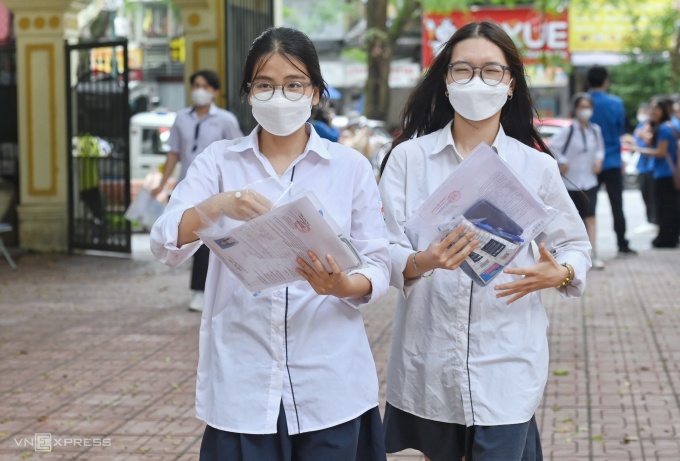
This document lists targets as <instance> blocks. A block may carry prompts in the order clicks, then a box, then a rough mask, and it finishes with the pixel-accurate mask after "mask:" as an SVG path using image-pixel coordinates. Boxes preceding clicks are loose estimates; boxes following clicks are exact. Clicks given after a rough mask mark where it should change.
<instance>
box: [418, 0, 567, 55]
mask: <svg viewBox="0 0 680 461" xmlns="http://www.w3.org/2000/svg"><path fill="white" fill-rule="evenodd" d="M568 17H569V15H568V12H567V11H566V10H564V11H562V12H561V13H554V14H553V13H543V12H539V11H536V10H534V9H533V8H528V7H519V8H514V9H479V10H475V11H452V12H451V13H448V14H432V13H425V14H424V15H423V68H427V67H430V64H431V63H432V60H433V59H434V57H435V56H436V55H437V53H438V52H439V50H440V49H441V48H443V47H444V45H445V44H446V41H447V40H448V39H449V38H450V37H451V35H453V34H454V33H455V32H456V30H458V29H459V28H460V27H463V26H464V25H465V24H468V23H470V22H477V21H483V20H491V21H495V22H497V23H499V24H500V25H501V27H503V29H504V30H505V31H506V32H507V33H508V35H509V36H510V37H511V38H512V40H513V41H514V42H515V43H516V44H517V45H518V46H519V47H520V49H521V51H522V55H523V58H524V59H523V60H524V63H525V64H535V63H539V62H543V61H545V60H546V58H548V59H550V60H551V61H552V62H554V61H555V60H560V61H563V62H565V63H568V62H569V19H568Z"/></svg>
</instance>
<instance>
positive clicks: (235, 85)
mask: <svg viewBox="0 0 680 461" xmlns="http://www.w3.org/2000/svg"><path fill="white" fill-rule="evenodd" d="M272 3H273V2H272V1H271V0H225V9H224V11H225V15H226V18H225V25H226V31H225V40H226V47H225V49H226V50H227V63H228V64H227V108H228V109H229V110H230V111H231V112H233V113H234V114H235V115H236V117H237V118H238V121H239V124H240V125H241V130H242V131H243V132H244V133H246V134H247V133H248V132H249V131H251V130H252V129H253V128H255V125H256V124H257V123H256V122H255V120H254V119H253V116H252V114H251V112H250V106H249V105H248V104H246V103H243V102H242V101H241V95H240V94H239V88H240V86H241V79H242V78H243V68H244V67H245V63H246V57H247V56H248V50H250V45H251V44H252V43H253V40H255V38H257V37H258V36H259V35H260V34H261V33H262V32H263V31H264V30H265V29H267V28H268V27H271V26H272V25H273V23H274V8H273V5H272Z"/></svg>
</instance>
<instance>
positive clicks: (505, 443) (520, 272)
mask: <svg viewBox="0 0 680 461" xmlns="http://www.w3.org/2000/svg"><path fill="white" fill-rule="evenodd" d="M534 115H535V111H534V108H533V104H532V101H531V97H530V94H529V89H528V87H527V82H526V79H525V74H524V67H523V65H522V61H521V59H520V55H519V52H518V50H517V48H516V46H515V44H514V43H513V42H512V40H511V39H510V37H509V36H508V35H507V34H506V33H505V32H504V31H503V29H502V28H501V27H500V26H499V25H498V24H495V23H492V22H486V21H485V22H479V23H471V24H467V25H466V26H464V27H462V28H460V29H458V31H456V33H455V34H453V36H452V37H451V38H450V39H449V41H448V42H447V43H446V45H445V46H444V47H443V48H442V49H441V51H440V52H439V54H438V55H437V57H436V58H435V60H434V62H433V64H432V67H431V68H430V69H429V71H428V72H427V73H426V74H425V75H424V76H423V78H422V80H421V81H420V82H419V83H418V84H417V85H416V87H415V89H414V91H413V93H412V94H411V96H410V98H409V100H408V102H407V104H406V107H405V109H404V112H403V115H402V131H401V133H400V135H398V136H397V138H396V140H395V142H394V145H393V147H392V150H391V152H390V153H389V156H388V157H387V158H386V159H385V161H384V162H383V165H382V177H381V180H380V191H381V195H382V198H383V204H384V207H385V220H386V224H387V231H388V236H389V239H390V253H391V256H392V274H391V284H392V285H393V286H395V287H396V288H398V289H399V291H400V293H401V296H400V298H399V301H398V305H397V309H396V313H395V318H394V325H393V337H392V347H391V351H390V355H389V360H388V370H387V408H386V413H385V432H386V435H385V440H386V445H387V450H388V452H396V451H400V450H403V449H406V448H409V447H410V448H415V449H418V450H420V451H422V452H423V453H424V454H425V455H426V456H427V457H429V459H431V460H432V461H451V460H456V461H458V460H460V459H461V458H462V457H463V456H465V459H466V461H474V460H476V459H493V460H501V459H502V460H503V461H520V460H540V459H542V454H541V444H540V438H539V434H538V428H537V426H536V419H535V416H534V413H535V411H536V409H537V408H538V405H539V403H540V401H541V397H542V395H543V389H544V386H545V383H546V381H547V377H548V341H547V334H546V330H547V326H548V320H547V315H546V312H545V308H544V306H543V304H542V303H541V298H540V290H543V289H557V290H558V291H559V292H560V294H561V295H563V296H565V297H576V296H580V295H581V294H582V293H583V289H584V287H585V276H586V272H587V270H588V269H589V267H590V256H589V254H590V244H589V243H588V236H587V234H586V231H585V228H584V225H583V222H582V221H581V219H580V218H579V216H578V213H577V211H576V209H575V207H574V204H573V202H572V201H571V199H570V198H569V195H568V193H567V190H566V189H565V187H564V184H563V183H562V180H561V179H560V173H559V169H558V166H557V162H556V161H555V160H554V159H553V157H552V156H551V155H550V154H549V150H548V149H547V147H546V146H545V144H544V142H543V140H542V139H541V137H540V136H539V134H538V133H537V131H536V129H535V128H534V126H533V121H532V120H533V117H534ZM482 142H485V143H487V144H488V145H490V146H492V147H493V148H494V149H495V150H496V152H497V153H498V155H499V156H500V158H501V159H502V160H503V161H505V162H506V163H507V164H508V166H509V167H510V168H511V169H512V170H514V172H515V173H516V174H517V175H518V176H519V177H520V178H521V179H522V181H523V182H524V184H525V185H526V186H527V187H528V188H530V189H531V190H532V191H533V192H534V194H535V195H536V196H538V197H539V198H540V199H541V200H543V202H544V203H545V204H546V205H548V206H551V207H553V208H555V209H556V210H558V213H557V214H556V217H555V218H554V219H553V221H552V222H551V223H550V224H549V225H548V226H547V227H546V228H545V229H544V230H543V231H542V233H541V234H540V235H539V236H538V237H537V238H536V240H535V242H536V244H537V245H538V249H537V252H538V253H537V254H538V256H537V259H534V255H533V252H532V248H531V246H530V245H526V246H524V247H523V248H522V249H521V250H520V253H519V254H518V255H517V256H516V257H515V259H514V260H513V261H512V262H511V263H510V265H509V266H508V267H507V268H506V269H505V270H504V271H503V273H501V274H500V275H498V277H497V278H496V279H494V281H493V282H492V283H491V284H489V285H487V286H481V285H477V284H475V283H474V282H473V281H472V280H471V279H470V278H469V277H468V276H467V275H466V274H465V273H464V272H463V271H462V270H461V269H460V268H459V266H460V265H461V263H462V262H463V261H464V260H465V258H466V257H467V256H468V255H470V254H471V252H473V250H474V249H475V248H476V247H477V246H478V244H479V243H478V242H477V241H475V240H474V239H473V237H474V234H472V233H471V234H465V235H462V228H459V229H456V230H455V231H454V232H451V233H450V234H449V235H448V236H447V237H446V238H444V239H443V240H441V241H434V242H430V241H424V240H423V239H419V237H418V235H416V234H415V233H413V232H411V231H409V230H407V229H405V228H404V222H405V221H406V220H407V219H408V218H409V217H410V216H411V215H412V214H413V213H414V212H415V211H416V210H417V209H418V207H419V206H420V204H422V203H423V202H424V201H425V199H427V197H428V196H429V195H430V194H431V193H432V192H433V191H434V190H435V189H436V188H437V187H438V186H439V185H440V184H441V183H442V182H443V181H444V180H445V179H446V178H447V177H448V176H449V175H450V174H451V173H452V172H453V171H454V170H455V169H456V168H457V167H458V166H459V165H460V163H461V162H462V161H464V159H465V158H466V157H467V156H468V155H469V154H470V152H472V150H473V149H474V148H475V147H477V146H478V145H479V144H480V143H482ZM536 148H539V149H541V150H543V151H544V152H539V151H538V150H536ZM461 192H462V193H465V192H464V191H461Z"/></svg>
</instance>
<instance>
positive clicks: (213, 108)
mask: <svg viewBox="0 0 680 461" xmlns="http://www.w3.org/2000/svg"><path fill="white" fill-rule="evenodd" d="M217 110H218V109H217V106H216V105H215V103H214V102H213V103H210V109H208V113H207V114H206V115H208V116H209V115H216V114H217ZM189 113H190V114H191V115H196V106H192V107H191V110H190V111H189Z"/></svg>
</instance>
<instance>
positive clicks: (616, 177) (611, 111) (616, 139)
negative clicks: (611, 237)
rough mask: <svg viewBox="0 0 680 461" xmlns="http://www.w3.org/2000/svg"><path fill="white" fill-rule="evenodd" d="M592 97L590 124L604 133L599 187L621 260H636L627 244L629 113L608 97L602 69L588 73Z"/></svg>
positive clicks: (594, 68)
mask: <svg viewBox="0 0 680 461" xmlns="http://www.w3.org/2000/svg"><path fill="white" fill-rule="evenodd" d="M587 80H588V85H589V87H590V90H589V93H590V97H591V98H592V99H593V117H592V119H591V122H593V123H595V124H596V125H598V126H599V127H600V129H601V130H602V138H603V139H604V161H603V162H602V171H601V172H600V174H599V176H598V183H599V185H600V186H602V184H604V185H605V187H606V188H607V196H608V197H609V205H610V206H611V210H612V217H613V218H614V232H615V233H616V240H617V245H618V247H619V256H633V255H636V254H637V252H635V251H633V250H632V249H631V248H630V247H629V246H628V240H626V217H625V216H624V214H623V175H622V174H621V139H620V138H621V136H622V135H623V134H624V132H625V129H626V113H625V110H624V108H623V102H622V101H621V98H618V97H616V96H613V95H611V94H608V93H607V89H608V88H609V71H608V70H607V69H606V68H604V67H602V66H594V67H591V68H590V69H589V70H588V75H587Z"/></svg>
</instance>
